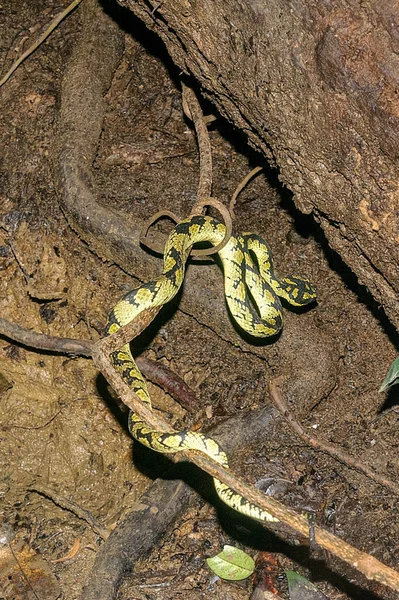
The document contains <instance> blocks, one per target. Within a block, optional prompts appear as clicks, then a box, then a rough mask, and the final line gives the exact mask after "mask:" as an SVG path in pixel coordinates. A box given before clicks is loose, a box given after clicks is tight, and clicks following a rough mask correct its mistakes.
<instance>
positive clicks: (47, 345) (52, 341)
mask: <svg viewBox="0 0 399 600" xmlns="http://www.w3.org/2000/svg"><path fill="white" fill-rule="evenodd" d="M0 335H2V336H4V337H6V338H8V339H10V340H13V341H14V342H18V343H19V344H22V345H23V346H28V347H29V348H36V349H37V350H47V351H49V352H56V353H57V354H71V355H73V356H87V357H91V354H92V351H93V342H89V341H87V342H86V341H84V340H75V339H72V338H61V337H54V336H51V335H45V334H44V333H36V332H35V331H31V330H30V329H25V328H24V327H20V326H19V325H17V324H16V323H10V321H6V319H1V318H0Z"/></svg>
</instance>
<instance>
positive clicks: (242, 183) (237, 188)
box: [229, 167, 263, 218]
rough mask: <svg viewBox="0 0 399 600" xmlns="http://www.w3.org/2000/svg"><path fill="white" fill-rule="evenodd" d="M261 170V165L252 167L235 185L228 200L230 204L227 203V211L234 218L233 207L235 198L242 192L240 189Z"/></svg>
mask: <svg viewBox="0 0 399 600" xmlns="http://www.w3.org/2000/svg"><path fill="white" fill-rule="evenodd" d="M262 170H263V167H255V168H254V169H252V171H250V172H249V173H248V175H246V176H245V177H244V179H243V180H242V181H241V182H240V183H239V184H238V186H237V187H236V189H235V191H234V194H233V195H232V197H231V200H230V204H229V211H230V214H231V216H232V217H233V218H234V217H235V214H234V208H235V205H236V202H237V198H238V196H239V194H240V193H241V192H242V190H243V189H244V188H245V186H246V185H247V183H248V182H249V181H251V179H252V178H253V177H255V175H257V174H258V173H260V172H261V171H262Z"/></svg>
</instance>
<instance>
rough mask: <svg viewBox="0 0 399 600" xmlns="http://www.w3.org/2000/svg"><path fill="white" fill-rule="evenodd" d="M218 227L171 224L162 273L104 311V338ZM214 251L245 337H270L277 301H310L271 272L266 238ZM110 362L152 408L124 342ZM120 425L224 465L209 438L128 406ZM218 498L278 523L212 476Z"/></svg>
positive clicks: (157, 446) (301, 284)
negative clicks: (161, 426)
mask: <svg viewBox="0 0 399 600" xmlns="http://www.w3.org/2000/svg"><path fill="white" fill-rule="evenodd" d="M225 233H226V228H225V225H224V224H223V223H221V222H220V221H218V220H217V219H215V218H213V217H210V216H205V215H196V216H192V217H190V218H188V219H185V220H183V221H181V222H180V223H178V224H177V225H176V227H175V228H174V229H173V231H172V232H171V234H170V235H169V238H168V240H167V242H166V245H165V248H164V262H163V271H162V274H161V275H160V276H159V277H158V278H157V279H155V280H153V281H150V282H147V283H144V284H142V285H141V286H140V287H138V288H136V289H134V290H132V291H130V292H129V293H127V294H126V295H125V296H124V297H123V298H122V299H121V300H120V301H119V302H118V303H117V304H116V305H115V306H114V308H113V309H112V310H111V312H110V314H109V317H108V323H107V326H106V331H105V333H106V335H112V334H113V333H116V332H117V331H118V330H119V329H120V328H121V327H123V326H124V325H127V324H128V323H130V322H131V321H132V320H133V319H135V318H136V317H137V316H138V315H139V314H140V313H141V312H143V311H144V310H147V309H149V308H153V307H161V306H162V305H164V304H167V303H168V302H169V301H170V300H172V298H173V297H174V296H175V295H176V294H177V292H178V291H179V289H180V287H181V285H182V283H183V281H184V275H185V266H186V261H187V259H188V256H189V254H190V252H191V249H192V247H193V246H194V244H197V243H199V242H208V243H209V244H211V245H212V246H217V245H219V244H220V243H221V242H222V241H223V240H224V237H225ZM218 255H219V257H220V261H221V263H222V266H223V272H224V293H225V298H226V302H227V305H228V308H229V311H230V313H231V316H232V317H233V319H234V321H235V322H236V323H237V324H238V326H239V327H240V328H241V329H242V330H243V331H244V332H246V333H247V334H249V335H251V336H254V337H258V338H262V337H270V336H276V335H277V334H278V333H279V331H280V330H281V328H282V323H283V320H282V305H281V300H284V301H286V302H288V303H289V304H291V305H293V306H297V307H298V306H304V305H306V304H309V303H310V302H313V301H314V300H315V299H316V289H315V287H314V286H313V285H312V284H311V283H310V281H308V280H307V279H305V278H300V277H296V276H289V277H285V278H283V279H280V278H278V277H277V276H276V274H275V272H274V266H273V257H272V252H271V250H270V247H269V245H268V244H267V242H266V241H265V240H264V239H263V238H262V237H260V236H259V235H257V234H253V233H243V234H241V235H237V236H235V235H232V236H231V237H230V238H229V240H228V242H227V244H225V245H224V247H222V248H221V249H220V250H219V252H218ZM110 360H111V362H112V364H113V366H114V367H115V368H116V370H117V371H118V372H119V373H120V375H121V377H122V378H123V380H124V381H125V382H126V383H127V384H128V385H129V386H130V388H131V389H132V390H133V391H134V392H135V393H136V395H137V396H138V397H139V398H140V399H141V400H142V402H144V403H145V404H146V405H147V406H148V407H150V408H151V409H152V404H151V399H150V395H149V393H148V389H147V385H146V381H145V379H144V377H143V376H142V374H141V373H140V371H139V369H138V367H137V365H136V363H135V361H134V359H133V356H132V353H131V349H130V345H129V344H125V345H124V346H122V347H121V348H120V349H119V350H117V351H115V352H112V353H111V355H110ZM128 427H129V431H130V433H131V434H132V436H133V437H134V438H135V439H136V440H137V441H139V442H140V443H142V444H144V445H145V446H147V447H148V448H151V449H152V450H155V451H156V452H160V453H174V452H178V451H182V450H198V451H200V452H202V453H203V454H205V455H206V456H208V457H210V458H212V459H213V460H215V461H216V462H218V463H219V464H220V465H222V466H223V467H225V468H226V469H229V463H228V458H227V455H226V453H225V452H224V451H223V449H222V448H221V447H220V446H219V444H218V443H217V442H216V441H215V440H213V439H212V438H211V437H208V436H207V435H205V434H203V433H201V432H198V431H191V430H183V431H178V432H176V431H173V432H159V431H156V430H154V429H153V428H151V427H149V426H148V424H146V423H145V422H144V421H143V420H141V418H140V417H139V416H138V415H137V414H136V413H134V412H132V411H130V413H129V418H128ZM214 484H215V489H216V492H217V494H218V496H219V498H220V499H221V500H222V501H223V502H224V503H225V504H227V505H228V506H229V507H231V508H233V509H234V510H236V511H238V512H240V513H242V514H244V515H246V516H248V517H250V518H252V519H256V520H259V521H269V522H273V521H278V519H276V518H275V517H274V516H272V515H271V514H270V513H268V512H266V511H265V510H263V509H261V508H260V507H258V506H256V505H255V504H253V503H252V502H250V501H248V500H246V499H245V498H244V497H243V496H241V495H240V494H238V493H236V492H235V491H234V490H233V489H231V488H230V487H228V486H227V485H225V484H224V483H223V482H221V481H219V480H218V479H214Z"/></svg>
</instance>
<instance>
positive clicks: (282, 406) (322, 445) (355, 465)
mask: <svg viewBox="0 0 399 600" xmlns="http://www.w3.org/2000/svg"><path fill="white" fill-rule="evenodd" d="M280 380H281V378H280V377H278V378H276V379H272V380H271V381H270V384H269V387H270V395H271V397H272V400H273V402H274V404H275V405H276V406H277V408H278V410H279V412H280V414H281V415H282V416H283V417H284V419H285V420H286V421H287V423H288V424H289V425H290V427H291V428H292V429H293V430H294V431H295V433H297V434H298V435H299V437H300V438H301V439H302V440H303V441H304V442H305V443H306V444H308V445H309V446H312V448H314V449H315V450H318V451H321V452H325V453H326V454H329V455H330V456H332V457H333V458H335V459H336V460H338V461H339V462H341V463H342V464H344V465H345V466H346V467H349V468H350V469H354V470H355V471H358V472H359V473H362V475H366V476H367V477H369V478H370V479H373V480H374V481H375V482H376V483H379V484H380V485H383V486H385V487H386V488H388V489H390V490H391V491H392V492H394V493H395V494H397V495H399V486H398V485H397V484H396V483H394V482H393V481H391V480H390V479H387V478H386V477H384V476H383V475H379V474H378V473H376V472H375V471H373V470H372V469H370V467H368V466H367V465H365V464H364V463H361V462H359V461H357V460H356V459H355V458H352V457H351V456H349V455H348V454H346V452H343V451H342V450H340V449H339V448H337V447H336V446H334V445H333V444H329V443H328V442H325V441H324V440H320V439H316V438H314V437H313V436H311V435H309V434H308V433H306V431H305V430H304V428H303V427H302V426H301V425H300V424H299V423H298V422H297V421H296V420H295V419H294V417H293V416H292V414H291V413H290V411H289V409H288V406H287V404H286V402H285V400H284V398H283V395H282V393H281V390H280V388H279V387H278V383H279V381H280Z"/></svg>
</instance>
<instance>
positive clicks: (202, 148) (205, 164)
mask: <svg viewBox="0 0 399 600" xmlns="http://www.w3.org/2000/svg"><path fill="white" fill-rule="evenodd" d="M182 92H183V110H184V112H185V114H186V116H187V117H188V118H189V119H191V120H192V122H193V125H194V129H195V133H196V136H197V142H198V149H199V156H200V176H199V183H198V191H197V202H196V203H195V204H194V206H193V209H192V211H191V214H192V215H201V214H203V208H204V207H203V205H202V204H199V203H201V202H202V201H203V200H205V199H206V198H210V197H211V194H212V148H211V142H210V140H209V134H208V128H207V126H206V123H205V120H204V115H203V113H202V109H201V106H200V103H199V102H198V100H197V97H196V95H195V93H194V91H193V90H192V89H191V88H189V87H188V86H187V85H185V84H184V83H182Z"/></svg>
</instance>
